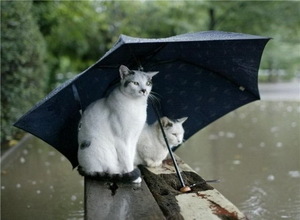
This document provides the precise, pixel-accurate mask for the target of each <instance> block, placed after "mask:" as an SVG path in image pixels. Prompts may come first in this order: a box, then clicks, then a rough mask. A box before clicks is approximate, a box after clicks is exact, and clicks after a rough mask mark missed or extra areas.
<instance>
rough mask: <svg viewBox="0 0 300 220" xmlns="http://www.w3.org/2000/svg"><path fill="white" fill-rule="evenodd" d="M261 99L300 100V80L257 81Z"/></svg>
mask: <svg viewBox="0 0 300 220" xmlns="http://www.w3.org/2000/svg"><path fill="white" fill-rule="evenodd" d="M258 87H259V91H260V96H261V100H263V101H300V81H293V82H280V83H259V85H258Z"/></svg>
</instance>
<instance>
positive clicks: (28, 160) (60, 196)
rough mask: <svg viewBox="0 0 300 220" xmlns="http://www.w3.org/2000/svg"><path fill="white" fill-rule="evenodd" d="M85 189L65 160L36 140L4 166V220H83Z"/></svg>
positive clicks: (80, 178) (2, 171) (27, 144)
mask: <svg viewBox="0 0 300 220" xmlns="http://www.w3.org/2000/svg"><path fill="white" fill-rule="evenodd" d="M83 186H84V182H83V178H82V177H80V176H79V175H78V173H77V171H75V170H74V171H73V170H72V166H71V164H70V163H69V161H68V160H67V159H66V158H65V157H63V156H62V155H61V154H60V153H59V152H58V151H56V150H55V149H54V148H52V147H50V146H49V145H47V144H45V143H44V142H43V141H41V140H38V139H37V138H34V137H33V138H31V139H30V140H28V141H26V142H25V144H24V147H21V148H19V149H18V150H17V151H16V152H14V153H13V155H11V156H10V158H7V159H6V161H5V163H4V164H3V165H2V168H1V219H3V220H14V219H22V220H27V219H28V220H32V219H43V220H47V219H49V220H53V219H57V220H60V219H64V220H75V219H76V220H77V219H78V220H79V219H83V188H84V187H83Z"/></svg>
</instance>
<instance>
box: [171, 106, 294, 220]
mask: <svg viewBox="0 0 300 220" xmlns="http://www.w3.org/2000/svg"><path fill="white" fill-rule="evenodd" d="M299 104H300V102H298V101H296V102H289V101H285V102H272V101H268V102H267V101H259V102H255V103H251V104H249V105H246V106H244V107H242V108H240V109H238V110H236V111H234V112H231V113H229V114H228V115H226V116H224V117H223V118H221V119H219V120H218V121H216V122H215V123H213V124H211V125H209V126H208V127H206V128H204V129H203V130H201V131H200V132H199V133H197V134H196V135H194V136H193V137H192V138H190V139H189V140H188V141H187V142H186V143H185V144H184V146H181V147H180V148H179V149H178V150H177V151H176V153H177V155H179V156H180V157H181V158H182V159H183V160H185V162H187V163H188V164H189V165H190V166H191V167H192V168H193V169H195V170H196V171H197V172H198V173H199V174H200V175H201V176H202V177H203V178H204V179H220V180H221V183H217V184H214V185H213V186H214V187H215V188H217V189H218V190H219V191H220V192H221V193H222V194H223V195H225V197H227V198H228V199H229V200H230V201H232V202H233V203H234V204H235V205H236V206H238V207H239V208H240V210H241V211H243V212H244V213H245V214H246V215H247V216H248V218H249V219H267V220H274V219H300V135H299V134H300V117H299V115H300V105H299Z"/></svg>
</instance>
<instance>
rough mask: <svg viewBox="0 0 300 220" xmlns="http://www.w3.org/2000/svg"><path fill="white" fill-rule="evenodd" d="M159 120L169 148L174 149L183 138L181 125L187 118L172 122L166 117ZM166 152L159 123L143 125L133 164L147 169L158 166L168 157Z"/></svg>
mask: <svg viewBox="0 0 300 220" xmlns="http://www.w3.org/2000/svg"><path fill="white" fill-rule="evenodd" d="M160 120H161V123H162V126H163V129H164V131H165V134H166V137H167V140H168V143H169V146H170V147H174V146H177V145H179V144H181V143H182V141H183V136H184V129H183V127H182V124H183V123H184V122H185V121H186V120H187V117H184V118H180V119H177V120H174V121H172V120H170V119H169V118H167V117H162V118H161V119H160ZM168 152H169V151H168V149H167V146H166V143H165V140H164V138H163V134H162V132H161V129H160V126H159V122H158V121H156V122H155V123H153V124H152V125H148V124H147V123H145V126H144V128H143V131H142V133H141V136H140V138H139V140H138V144H137V153H136V155H135V164H136V165H138V164H143V165H146V166H148V167H157V166H160V165H161V164H162V161H163V160H164V159H165V158H166V156H167V155H168Z"/></svg>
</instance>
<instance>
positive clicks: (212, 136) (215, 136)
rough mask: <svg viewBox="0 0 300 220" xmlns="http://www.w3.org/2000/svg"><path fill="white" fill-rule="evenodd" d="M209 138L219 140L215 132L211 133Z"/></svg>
mask: <svg viewBox="0 0 300 220" xmlns="http://www.w3.org/2000/svg"><path fill="white" fill-rule="evenodd" d="M208 139H209V140H217V139H218V136H217V135H215V134H211V135H209V137H208Z"/></svg>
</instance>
